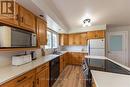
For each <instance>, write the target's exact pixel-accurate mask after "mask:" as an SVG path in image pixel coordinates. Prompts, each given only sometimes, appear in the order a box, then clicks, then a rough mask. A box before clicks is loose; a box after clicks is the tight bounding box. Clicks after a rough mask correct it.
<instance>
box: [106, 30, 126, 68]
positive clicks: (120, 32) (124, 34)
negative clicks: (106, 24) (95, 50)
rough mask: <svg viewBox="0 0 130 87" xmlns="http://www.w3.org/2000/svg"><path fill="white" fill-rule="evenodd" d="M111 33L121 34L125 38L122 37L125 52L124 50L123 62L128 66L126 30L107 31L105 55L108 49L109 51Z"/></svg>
mask: <svg viewBox="0 0 130 87" xmlns="http://www.w3.org/2000/svg"><path fill="white" fill-rule="evenodd" d="M112 34H117V35H118V34H122V35H123V36H124V37H125V39H123V41H124V46H125V48H124V49H125V52H124V55H123V56H124V57H125V59H124V62H125V65H126V66H128V31H114V32H107V52H106V54H107V56H108V51H109V41H108V40H109V35H112Z"/></svg>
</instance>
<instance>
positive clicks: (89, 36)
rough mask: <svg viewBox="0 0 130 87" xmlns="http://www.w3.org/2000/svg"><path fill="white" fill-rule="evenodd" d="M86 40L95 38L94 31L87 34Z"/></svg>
mask: <svg viewBox="0 0 130 87" xmlns="http://www.w3.org/2000/svg"><path fill="white" fill-rule="evenodd" d="M87 38H88V39H94V38H96V31H90V32H87Z"/></svg>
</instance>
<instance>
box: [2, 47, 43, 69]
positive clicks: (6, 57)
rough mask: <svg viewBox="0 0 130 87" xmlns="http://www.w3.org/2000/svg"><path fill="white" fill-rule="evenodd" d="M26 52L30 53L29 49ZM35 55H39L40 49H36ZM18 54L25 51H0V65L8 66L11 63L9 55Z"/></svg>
mask: <svg viewBox="0 0 130 87" xmlns="http://www.w3.org/2000/svg"><path fill="white" fill-rule="evenodd" d="M27 53H30V51H27ZM36 53H37V57H40V56H41V50H40V49H38V50H36ZM20 54H25V51H18V52H11V51H7V52H6V51H5V52H0V67H4V66H8V65H11V57H12V56H13V55H20Z"/></svg>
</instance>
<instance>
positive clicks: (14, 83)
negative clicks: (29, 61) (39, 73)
mask: <svg viewBox="0 0 130 87" xmlns="http://www.w3.org/2000/svg"><path fill="white" fill-rule="evenodd" d="M34 76H35V69H34V70H31V71H29V72H27V73H25V74H23V75H21V76H19V77H17V78H15V79H14V80H11V81H9V82H7V83H5V84H3V85H1V86H0V87H16V86H17V85H19V84H21V83H22V82H24V81H26V80H28V79H29V78H32V77H34Z"/></svg>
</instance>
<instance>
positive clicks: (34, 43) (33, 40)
mask: <svg viewBox="0 0 130 87" xmlns="http://www.w3.org/2000/svg"><path fill="white" fill-rule="evenodd" d="M36 45H37V41H36V34H32V46H33V47H35V46H36Z"/></svg>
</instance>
